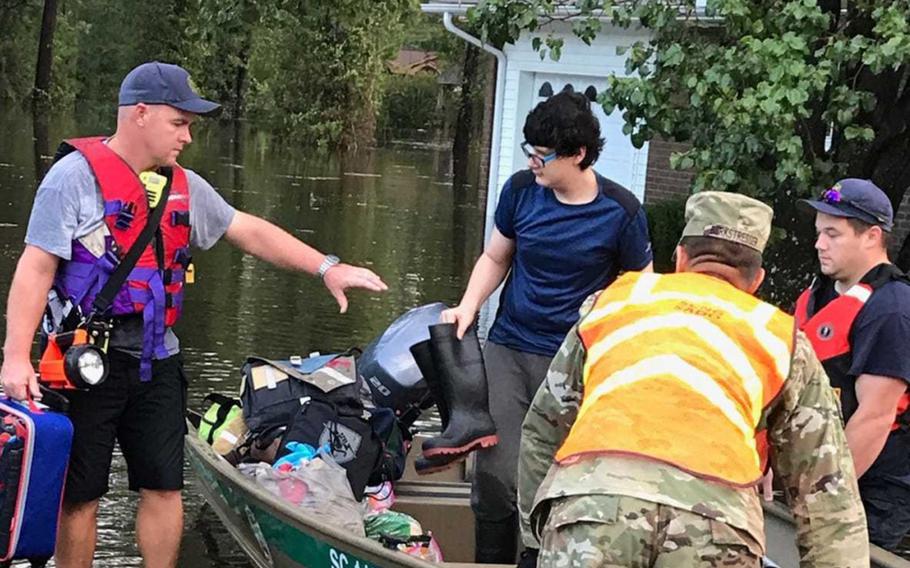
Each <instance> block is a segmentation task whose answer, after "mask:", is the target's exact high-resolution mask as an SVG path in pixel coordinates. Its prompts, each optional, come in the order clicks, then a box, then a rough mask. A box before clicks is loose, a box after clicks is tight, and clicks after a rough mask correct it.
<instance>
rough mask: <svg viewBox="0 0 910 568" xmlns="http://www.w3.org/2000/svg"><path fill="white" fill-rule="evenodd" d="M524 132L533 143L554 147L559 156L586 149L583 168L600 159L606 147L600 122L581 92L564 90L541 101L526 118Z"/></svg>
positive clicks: (581, 166) (581, 165)
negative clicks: (601, 134) (601, 152)
mask: <svg viewBox="0 0 910 568" xmlns="http://www.w3.org/2000/svg"><path fill="white" fill-rule="evenodd" d="M524 135H525V140H527V141H528V142H529V143H530V144H531V145H532V146H543V147H544V148H553V149H554V150H556V155H558V156H574V155H576V154H578V151H579V150H581V149H582V148H585V150H586V152H585V159H584V160H582V161H581V163H580V164H578V167H580V168H581V169H583V170H584V169H587V168H588V167H589V166H590V165H591V164H593V163H594V162H596V161H597V157H598V156H600V151H601V149H602V148H603V146H604V139H603V138H601V137H600V123H598V122H597V117H596V116H594V113H593V112H591V103H590V102H589V101H588V97H586V96H585V95H583V94H581V93H570V92H565V91H564V92H562V93H559V94H558V95H554V96H552V97H550V98H549V99H547V100H545V101H543V102H542V103H540V104H538V105H537V106H536V107H534V110H532V111H531V112H530V114H528V118H527V120H525V127H524Z"/></svg>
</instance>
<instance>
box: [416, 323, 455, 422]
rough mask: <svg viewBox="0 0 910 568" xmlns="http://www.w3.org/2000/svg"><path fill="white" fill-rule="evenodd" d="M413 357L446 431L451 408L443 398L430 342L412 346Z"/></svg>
mask: <svg viewBox="0 0 910 568" xmlns="http://www.w3.org/2000/svg"><path fill="white" fill-rule="evenodd" d="M411 355H412V356H413V357H414V361H416V362H417V368H418V369H420V374H421V375H423V380H425V381H426V382H427V388H428V389H429V391H430V397H431V398H432V399H433V401H434V402H435V403H436V409H437V410H438V411H439V419H440V420H442V429H443V430H445V429H446V427H448V425H449V407H448V406H447V405H446V401H445V399H444V398H443V396H442V385H441V384H440V381H439V371H437V370H436V362H435V361H434V360H433V348H432V347H430V340H429V339H427V340H426V341H421V342H420V343H415V344H414V345H412V346H411ZM424 408H429V406H424Z"/></svg>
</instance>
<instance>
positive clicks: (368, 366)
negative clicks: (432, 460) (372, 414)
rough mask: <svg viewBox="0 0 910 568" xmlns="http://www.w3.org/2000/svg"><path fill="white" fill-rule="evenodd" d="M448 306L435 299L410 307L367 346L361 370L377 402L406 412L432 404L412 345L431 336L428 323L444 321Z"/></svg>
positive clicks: (378, 404)
mask: <svg viewBox="0 0 910 568" xmlns="http://www.w3.org/2000/svg"><path fill="white" fill-rule="evenodd" d="M445 309H446V306H445V304H443V303H441V302H434V303H432V304H427V305H424V306H420V307H417V308H413V309H411V310H408V311H407V312H405V313H404V314H403V315H401V316H400V317H399V318H398V319H396V320H395V321H394V322H392V324H391V325H390V326H389V327H388V328H387V329H386V330H385V331H384V332H382V334H380V335H379V337H377V338H376V339H374V340H373V341H372V342H371V343H370V344H369V345H367V347H366V348H365V349H364V351H363V354H362V355H361V356H360V360H359V361H358V363H357V370H358V373H359V374H360V376H361V378H362V379H363V381H364V383H365V384H367V385H368V386H369V387H370V392H371V394H372V397H373V402H374V403H375V404H376V406H381V407H386V408H391V409H392V410H393V411H395V414H396V415H398V416H403V415H405V414H407V413H409V412H414V411H416V410H417V409H419V408H420V407H421V406H424V407H425V406H428V405H429V404H431V400H432V399H431V398H430V396H429V388H428V387H427V383H426V380H424V378H423V375H422V374H421V372H420V369H419V368H418V367H417V362H416V361H414V357H413V355H411V351H410V349H411V346H412V345H414V344H416V343H420V342H421V341H424V340H427V339H429V338H430V332H429V330H428V327H429V326H431V325H435V324H438V323H440V322H441V315H442V311H443V310H445Z"/></svg>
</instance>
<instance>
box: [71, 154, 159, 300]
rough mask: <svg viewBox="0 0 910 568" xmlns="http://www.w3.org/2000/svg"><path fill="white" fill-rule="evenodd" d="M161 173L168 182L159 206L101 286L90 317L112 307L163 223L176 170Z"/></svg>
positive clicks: (150, 214)
mask: <svg viewBox="0 0 910 568" xmlns="http://www.w3.org/2000/svg"><path fill="white" fill-rule="evenodd" d="M161 173H162V174H164V176H165V177H166V178H167V183H166V184H165V186H164V190H163V191H162V192H161V198H160V199H159V200H158V206H157V207H155V209H154V210H153V211H152V212H151V213H149V216H148V221H147V222H146V224H145V227H143V229H142V232H141V233H139V236H138V237H136V241H135V242H134V243H133V246H131V247H130V250H129V251H128V252H127V253H126V256H124V257H123V258H122V259H121V260H120V264H118V265H117V268H116V270H114V273H113V274H111V277H110V278H108V279H107V282H105V284H104V287H103V288H101V291H100V292H98V294H97V295H96V296H95V300H94V301H93V302H92V313H91V315H90V316H89V317H91V316H100V315H102V314H104V313H105V312H107V310H108V308H110V307H111V303H112V302H113V301H114V296H116V295H117V292H118V291H120V287H121V286H123V283H124V282H126V278H127V276H129V273H130V271H132V270H133V267H134V266H136V263H137V262H138V261H139V257H140V256H142V251H144V250H145V247H146V246H148V244H149V243H150V242H151V240H152V237H153V236H154V235H155V232H156V231H157V230H158V225H159V224H160V223H161V218H162V217H163V216H164V210H165V209H167V197H168V194H169V193H170V192H171V181H173V179H174V172H173V170H171V168H162V169H161Z"/></svg>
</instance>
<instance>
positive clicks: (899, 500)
mask: <svg viewBox="0 0 910 568" xmlns="http://www.w3.org/2000/svg"><path fill="white" fill-rule="evenodd" d="M798 206H799V207H800V208H801V209H804V210H807V211H809V212H811V213H814V214H815V229H816V233H817V235H818V236H817V238H816V241H815V248H816V250H817V251H818V260H819V265H820V268H821V274H819V275H818V277H817V278H816V279H815V281H814V282H813V283H812V286H810V287H809V289H807V290H806V291H804V292H803V293H802V295H801V296H800V297H799V300H798V301H797V304H796V321H797V325H798V326H799V327H800V328H801V329H802V330H803V331H805V332H806V334H807V335H808V336H809V339H810V340H811V341H812V345H813V347H814V348H815V350H816V353H817V354H818V356H819V359H821V361H822V363H823V365H824V367H825V371H826V372H827V374H828V376H829V378H830V379H831V384H832V386H833V387H834V388H835V390H836V391H837V392H838V394H839V395H840V400H841V409H842V413H843V417H844V420H845V421H846V428H845V431H846V434H847V442H848V444H849V446H850V450H851V452H852V453H853V461H854V465H855V467H856V475H857V477H858V478H859V488H860V494H861V496H862V500H863V505H864V506H865V509H866V516H867V518H868V522H869V540H870V541H871V542H872V543H873V544H877V545H879V546H882V547H884V548H888V549H892V550H893V549H894V548H895V547H896V546H897V545H898V543H899V542H900V541H901V540H902V539H903V537H904V535H906V534H907V532H908V531H910V412H907V410H908V407H910V394H908V392H907V386H908V385H907V383H910V350H908V349H907V344H908V340H910V285H908V284H910V281H908V279H907V276H906V275H904V274H903V273H902V272H901V271H900V270H898V269H897V268H896V267H895V266H894V265H893V264H891V263H890V261H889V260H888V245H889V241H890V238H891V230H892V227H893V223H894V215H893V211H892V207H891V202H890V200H889V199H888V196H887V195H885V193H884V192H883V191H882V190H881V189H879V188H878V187H877V186H876V185H875V184H874V183H872V182H871V181H869V180H864V179H855V178H849V179H843V180H841V181H839V182H837V183H836V184H834V185H833V186H832V187H830V188H828V189H826V190H825V191H824V192H822V194H821V196H820V197H819V198H818V199H807V200H800V202H799V203H798Z"/></svg>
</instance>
